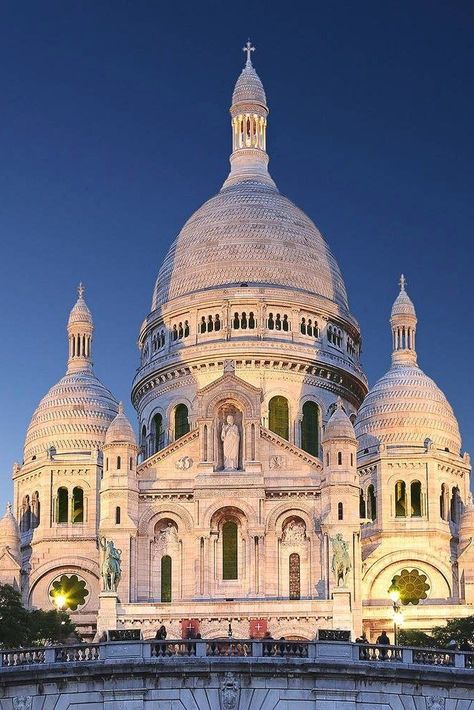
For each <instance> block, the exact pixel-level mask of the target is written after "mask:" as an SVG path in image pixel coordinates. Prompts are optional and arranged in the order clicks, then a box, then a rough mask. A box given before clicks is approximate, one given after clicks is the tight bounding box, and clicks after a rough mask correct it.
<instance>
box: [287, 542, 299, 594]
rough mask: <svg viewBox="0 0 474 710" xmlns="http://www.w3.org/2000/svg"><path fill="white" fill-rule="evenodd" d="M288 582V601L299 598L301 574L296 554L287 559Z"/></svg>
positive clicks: (293, 553)
mask: <svg viewBox="0 0 474 710" xmlns="http://www.w3.org/2000/svg"><path fill="white" fill-rule="evenodd" d="M288 582H289V590H288V591H289V595H288V596H289V597H290V599H300V598H301V572H300V556H299V555H298V553H297V552H292V553H291V555H290V557H289V558H288Z"/></svg>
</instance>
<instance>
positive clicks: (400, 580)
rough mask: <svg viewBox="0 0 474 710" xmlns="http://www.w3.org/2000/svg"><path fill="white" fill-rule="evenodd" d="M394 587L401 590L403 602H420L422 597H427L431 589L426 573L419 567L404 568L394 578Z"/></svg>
mask: <svg viewBox="0 0 474 710" xmlns="http://www.w3.org/2000/svg"><path fill="white" fill-rule="evenodd" d="M392 587H395V588H396V589H398V591H399V592H400V601H401V603H402V604H405V605H406V604H418V602H419V601H420V599H426V597H427V596H428V592H429V590H430V585H429V584H428V578H427V576H426V574H423V572H420V571H419V570H417V569H412V570H408V569H402V571H401V572H399V574H396V575H395V577H394V578H393V579H392Z"/></svg>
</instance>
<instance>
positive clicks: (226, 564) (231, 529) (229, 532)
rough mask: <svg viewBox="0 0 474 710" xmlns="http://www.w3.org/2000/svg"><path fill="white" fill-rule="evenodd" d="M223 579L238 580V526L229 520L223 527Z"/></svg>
mask: <svg viewBox="0 0 474 710" xmlns="http://www.w3.org/2000/svg"><path fill="white" fill-rule="evenodd" d="M222 570H223V571H222V577H223V579H237V577H238V574H237V525H236V523H233V522H232V521H231V520H229V521H228V522H227V523H224V525H223V526H222Z"/></svg>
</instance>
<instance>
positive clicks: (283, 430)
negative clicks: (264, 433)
mask: <svg viewBox="0 0 474 710" xmlns="http://www.w3.org/2000/svg"><path fill="white" fill-rule="evenodd" d="M268 422H269V429H270V431H273V432H274V433H275V434H278V436H281V438H282V439H286V440H287V441H288V439H289V433H290V427H289V414H288V401H287V400H286V399H285V397H280V396H277V397H272V398H271V400H270V402H269V404H268Z"/></svg>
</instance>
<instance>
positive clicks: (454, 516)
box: [450, 486, 460, 523]
mask: <svg viewBox="0 0 474 710" xmlns="http://www.w3.org/2000/svg"><path fill="white" fill-rule="evenodd" d="M459 502H460V499H459V488H458V487H457V486H454V488H453V490H452V492H451V505H450V517H451V520H452V522H453V523H458V522H459Z"/></svg>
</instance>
